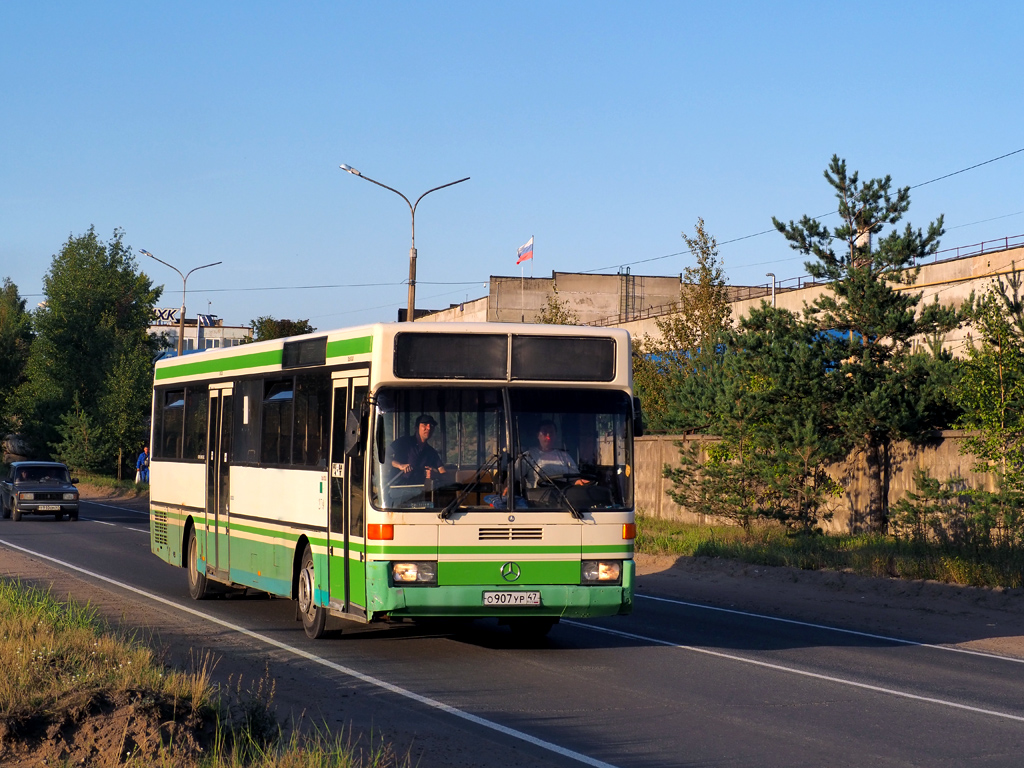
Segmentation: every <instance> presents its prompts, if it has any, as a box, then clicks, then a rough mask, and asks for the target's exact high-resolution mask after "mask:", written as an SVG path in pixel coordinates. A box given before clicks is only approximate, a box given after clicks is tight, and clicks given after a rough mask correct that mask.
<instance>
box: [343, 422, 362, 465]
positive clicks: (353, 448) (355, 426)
mask: <svg viewBox="0 0 1024 768" xmlns="http://www.w3.org/2000/svg"><path fill="white" fill-rule="evenodd" d="M362 432H363V430H362V429H361V424H360V422H359V416H358V415H357V414H356V412H355V411H354V410H353V411H349V412H348V416H347V417H346V418H345V458H351V457H352V456H353V455H354V454H355V453H356V452H357V451H358V450H359V446H360V445H361V444H362V442H363V434H362Z"/></svg>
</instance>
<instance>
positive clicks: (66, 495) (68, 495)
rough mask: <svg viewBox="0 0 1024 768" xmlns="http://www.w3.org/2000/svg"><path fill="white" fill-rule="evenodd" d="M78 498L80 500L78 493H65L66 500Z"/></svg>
mask: <svg viewBox="0 0 1024 768" xmlns="http://www.w3.org/2000/svg"><path fill="white" fill-rule="evenodd" d="M77 500H78V494H77V493H65V494H64V501H77Z"/></svg>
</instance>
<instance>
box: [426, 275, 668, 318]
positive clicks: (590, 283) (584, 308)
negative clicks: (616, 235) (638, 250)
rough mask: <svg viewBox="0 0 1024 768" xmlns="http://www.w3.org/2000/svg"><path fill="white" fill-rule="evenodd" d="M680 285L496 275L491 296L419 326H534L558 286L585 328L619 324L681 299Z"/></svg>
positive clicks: (642, 278) (622, 278) (642, 279)
mask: <svg viewBox="0 0 1024 768" xmlns="http://www.w3.org/2000/svg"><path fill="white" fill-rule="evenodd" d="M679 286H680V278H679V276H673V277H656V276H646V275H585V274H579V273H576V272H552V273H551V277H523V278H519V277H514V276H513V277H509V276H494V275H492V276H491V278H490V289H489V292H488V295H487V296H486V297H485V298H481V299H476V300H474V301H471V302H465V303H463V304H461V305H453V306H452V307H449V308H448V309H443V310H440V311H438V312H434V313H432V314H430V315H427V316H425V317H423V318H418V319H417V322H453V321H463V320H467V321H468V320H473V321H487V322H492V323H494V322H499V323H520V322H526V323H533V322H536V319H537V315H538V314H539V313H540V312H541V310H543V309H544V307H545V306H547V303H548V298H549V297H550V296H551V295H552V293H553V292H554V290H555V289H556V288H557V290H558V300H559V301H560V302H563V303H567V304H568V307H569V308H570V309H572V310H573V311H574V312H575V313H576V314H577V315H578V316H579V319H580V323H581V324H583V325H588V324H591V323H599V322H605V323H607V324H613V322H614V323H617V322H618V321H619V320H620V318H623V317H632V316H634V315H635V314H636V313H638V312H641V311H644V310H648V309H650V308H652V307H662V306H664V305H667V304H671V303H673V302H675V301H677V300H678V299H679ZM609 321H612V322H609Z"/></svg>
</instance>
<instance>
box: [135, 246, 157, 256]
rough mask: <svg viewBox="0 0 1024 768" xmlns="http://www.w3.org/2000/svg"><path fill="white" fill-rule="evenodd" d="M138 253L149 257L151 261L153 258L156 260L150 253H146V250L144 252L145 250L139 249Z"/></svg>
mask: <svg viewBox="0 0 1024 768" xmlns="http://www.w3.org/2000/svg"><path fill="white" fill-rule="evenodd" d="M139 253H144V254H146V255H147V256H149V257H150V258H151V259H155V258H156V256H154V255H153V254H152V253H150V252H149V251H147V250H146V249H145V248H140V249H139Z"/></svg>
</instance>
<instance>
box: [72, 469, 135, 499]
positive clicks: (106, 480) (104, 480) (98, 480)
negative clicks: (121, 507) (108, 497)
mask: <svg viewBox="0 0 1024 768" xmlns="http://www.w3.org/2000/svg"><path fill="white" fill-rule="evenodd" d="M74 477H75V479H76V480H78V481H79V482H80V483H81V484H83V485H91V486H93V487H94V488H109V489H111V490H114V491H118V492H119V493H122V494H125V495H128V496H133V495H134V496H140V495H142V494H143V493H147V492H148V491H149V483H138V484H136V482H135V475H134V474H133V475H132V476H131V477H129V478H124V479H121V480H118V479H117V478H116V477H108V476H107V475H93V474H90V473H88V472H76V473H75V475H74Z"/></svg>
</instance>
